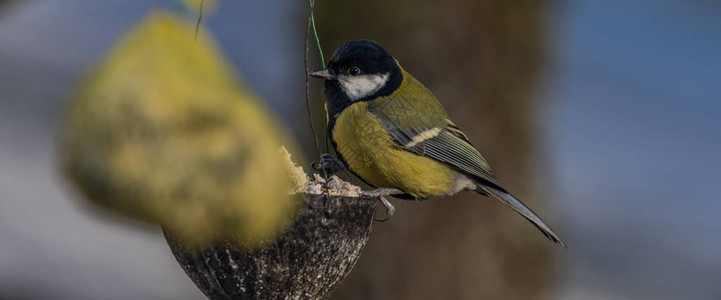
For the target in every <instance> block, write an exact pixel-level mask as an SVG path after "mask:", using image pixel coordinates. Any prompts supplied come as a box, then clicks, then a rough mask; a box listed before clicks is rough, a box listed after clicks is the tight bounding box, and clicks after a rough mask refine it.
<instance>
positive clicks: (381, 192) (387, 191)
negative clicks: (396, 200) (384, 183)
mask: <svg viewBox="0 0 721 300" xmlns="http://www.w3.org/2000/svg"><path fill="white" fill-rule="evenodd" d="M400 194H405V192H403V191H401V190H399V189H394V188H379V189H375V190H372V191H363V192H361V196H362V197H371V198H378V199H380V200H381V204H383V206H385V208H386V217H385V218H383V219H376V221H378V222H385V221H388V220H389V219H390V218H391V217H392V216H393V213H395V212H396V208H395V207H393V204H391V203H390V202H389V201H388V199H386V196H392V195H400Z"/></svg>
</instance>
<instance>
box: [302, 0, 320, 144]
mask: <svg viewBox="0 0 721 300" xmlns="http://www.w3.org/2000/svg"><path fill="white" fill-rule="evenodd" d="M309 4H310V10H309V11H308V24H307V25H306V28H305V52H304V54H303V63H304V65H305V107H306V109H307V110H308V120H309V122H310V130H311V131H312V132H313V138H314V139H315V147H316V149H317V150H318V156H319V157H320V155H321V153H322V152H321V150H320V142H318V134H317V133H316V131H315V126H314V125H313V114H312V112H311V107H310V82H309V77H308V73H309V72H310V69H308V51H309V47H308V37H309V36H310V29H311V27H313V29H314V31H315V22H314V21H313V20H314V18H313V7H314V5H315V1H313V0H309ZM315 37H316V41H318V35H317V33H316V35H315ZM318 45H320V42H318ZM318 49H319V50H320V46H319V48H318ZM322 59H323V54H322V52H321V60H322ZM323 65H325V62H323Z"/></svg>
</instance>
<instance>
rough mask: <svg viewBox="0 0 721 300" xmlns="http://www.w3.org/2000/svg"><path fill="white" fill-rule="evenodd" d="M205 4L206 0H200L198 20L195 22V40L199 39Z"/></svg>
mask: <svg viewBox="0 0 721 300" xmlns="http://www.w3.org/2000/svg"><path fill="white" fill-rule="evenodd" d="M203 4H205V0H200V8H198V21H197V22H196V23H195V41H196V42H197V41H198V31H200V21H202V20H203Z"/></svg>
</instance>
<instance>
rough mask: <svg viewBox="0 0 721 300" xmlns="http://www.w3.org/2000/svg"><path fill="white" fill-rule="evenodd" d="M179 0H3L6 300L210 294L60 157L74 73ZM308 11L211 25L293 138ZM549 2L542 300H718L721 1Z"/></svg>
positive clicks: (266, 6) (541, 160)
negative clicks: (77, 181)
mask: <svg viewBox="0 0 721 300" xmlns="http://www.w3.org/2000/svg"><path fill="white" fill-rule="evenodd" d="M169 3H170V1H146V0H142V1H141V0H133V1H129V0H122V1H121V0H106V1H81V0H64V1H57V0H55V1H52V0H48V1H39V0H38V1H31V0H21V1H15V2H12V3H9V4H5V5H4V6H0V298H2V299H4V298H8V299H26V298H41V299H66V298H67V299H101V298H102V299H202V298H203V296H202V294H201V293H200V292H199V291H198V290H197V289H196V288H195V287H194V286H193V284H192V282H191V281H190V280H189V279H187V278H186V277H185V275H184V274H183V272H182V270H181V269H180V268H179V266H178V265H177V263H175V261H174V259H173V257H172V256H171V255H170V252H169V250H168V248H167V246H166V245H165V241H164V240H163V238H162V236H161V235H160V233H159V230H155V229H152V228H151V229H146V230H145V231H140V232H141V233H138V232H139V231H137V230H133V229H127V228H125V227H120V226H117V225H116V224H112V223H107V222H100V221H98V219H97V218H96V217H94V216H93V215H92V214H87V213H85V212H84V211H83V210H82V209H79V206H78V205H77V204H76V201H75V199H74V197H73V195H72V193H71V192H69V191H68V189H67V188H66V187H65V186H64V185H63V184H62V180H60V179H59V176H58V171H57V170H56V165H57V163H56V162H55V154H54V137H55V134H56V130H57V124H58V122H59V116H60V113H61V112H62V107H63V104H64V102H65V100H66V99H67V96H68V95H69V93H70V92H71V90H72V88H73V86H74V84H75V83H76V81H77V80H78V78H80V76H82V75H83V74H84V72H86V71H87V70H88V69H89V68H90V67H92V65H93V63H94V62H96V61H97V60H99V59H101V58H102V57H103V53H105V51H107V50H108V49H109V48H110V47H112V45H113V43H114V42H115V40H116V39H117V38H118V37H119V36H121V35H122V34H123V33H124V32H125V31H126V30H128V29H129V28H130V27H131V26H132V25H133V24H134V23H135V22H137V21H139V20H141V19H142V17H143V16H144V15H145V14H146V13H147V12H148V11H149V10H150V9H152V8H154V7H159V6H166V7H167V6H169V5H170V4H169ZM304 5H305V3H304V2H302V1H300V2H297V1H296V2H290V1H281V0H266V1H224V2H222V3H220V7H219V8H220V9H218V10H217V11H216V12H215V13H214V14H213V15H212V17H208V18H206V19H205V21H204V23H203V24H204V26H207V27H209V28H210V29H211V30H212V31H213V33H214V35H215V36H216V37H217V39H218V41H219V43H220V44H221V46H222V47H223V49H224V51H225V53H226V54H227V55H228V56H229V57H230V59H231V60H232V61H233V63H234V64H235V65H236V67H237V68H238V69H239V70H241V72H242V73H243V75H244V79H245V80H246V82H247V83H249V84H250V85H251V86H252V87H253V88H254V89H255V90H256V91H257V92H259V94H261V95H262V96H263V97H264V99H266V100H267V101H268V102H269V104H270V106H272V107H273V108H274V110H275V111H276V113H277V114H279V115H281V116H283V119H284V120H287V123H288V124H287V126H288V127H289V128H293V129H294V130H295V131H296V133H297V134H300V133H304V132H305V126H306V125H305V124H306V122H307V121H306V119H304V118H305V116H304V115H303V113H302V109H303V107H302V106H299V105H298V103H301V102H302V101H303V92H302V89H303V84H304V83H303V82H302V72H303V66H302V64H303V60H302V59H303V58H302V50H303V44H302V43H303V40H302V38H303V30H304V27H303V26H304V25H305V24H304V21H305V20H304V19H303V13H302V11H303V9H304ZM551 8H552V9H549V11H548V12H547V13H548V14H549V16H548V17H547V19H548V20H549V21H550V24H549V30H550V32H549V36H548V38H547V40H546V41H545V45H544V47H546V48H547V49H548V51H549V52H550V61H549V62H548V63H547V64H546V65H545V67H544V68H543V70H542V74H541V79H542V86H541V89H540V92H539V93H538V95H537V96H536V97H537V98H538V99H539V101H540V100H542V103H545V104H547V105H544V106H543V107H542V109H541V111H539V112H538V114H539V119H540V120H541V121H542V123H543V124H544V126H543V127H542V128H540V129H539V132H540V135H539V136H538V137H537V138H538V140H539V141H538V142H539V143H540V144H541V145H543V151H542V153H540V154H539V157H538V159H537V161H538V168H536V170H537V172H538V174H537V176H540V177H544V178H548V179H547V180H545V182H548V183H550V184H551V186H549V187H548V188H549V189H550V190H551V192H550V194H551V195H553V196H554V198H553V201H552V202H551V204H550V205H551V208H552V209H553V210H554V211H557V213H556V214H554V216H558V218H555V219H563V220H564V222H563V223H562V224H560V223H561V222H556V223H559V225H556V226H555V227H556V228H558V229H559V232H561V233H563V236H564V237H566V239H567V242H568V244H569V245H570V249H569V250H568V251H554V253H555V256H556V257H555V258H556V259H557V262H558V265H559V266H558V268H559V269H560V270H561V272H560V274H559V276H560V278H559V280H557V284H556V285H555V286H554V287H553V288H552V289H549V290H548V292H547V295H545V296H544V297H543V298H547V299H569V300H570V299H721V286H720V285H719V284H718V283H719V282H721V238H720V237H721V235H720V234H719V233H721V218H720V217H719V216H718V215H719V213H721V201H719V200H721V184H719V183H721V175H719V173H718V170H719V169H721V155H719V153H721V101H719V95H721V79H720V78H721V18H719V16H720V15H721V4H720V3H719V2H715V1H671V0H658V1H620V0H613V1H591V0H566V1H558V2H554V3H553V4H552V5H551ZM299 12H300V13H299ZM241 36H242V37H243V38H239V37H241ZM329 51H330V50H329V49H326V55H329V54H330V52H329ZM269 79H272V80H269ZM278 86H281V87H283V88H278Z"/></svg>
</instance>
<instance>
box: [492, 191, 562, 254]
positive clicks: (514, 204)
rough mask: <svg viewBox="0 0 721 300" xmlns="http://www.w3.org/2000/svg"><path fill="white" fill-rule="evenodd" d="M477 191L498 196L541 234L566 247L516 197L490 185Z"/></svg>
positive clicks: (551, 230)
mask: <svg viewBox="0 0 721 300" xmlns="http://www.w3.org/2000/svg"><path fill="white" fill-rule="evenodd" d="M478 192H479V193H482V194H483V193H485V194H491V195H493V196H494V197H496V198H498V200H501V202H503V203H505V204H506V205H508V206H509V207H510V208H512V209H513V210H515V211H516V212H517V213H519V214H521V215H522V216H523V217H525V218H526V219H527V220H528V221H530V222H531V223H533V225H535V226H536V227H537V228H538V229H539V230H541V232H542V233H543V235H545V236H546V237H547V238H548V239H550V240H551V241H553V242H555V243H558V244H560V245H561V246H563V247H564V248H568V247H566V244H565V243H564V242H563V241H562V240H561V239H560V238H559V237H558V236H557V235H556V233H554V232H553V229H551V228H550V227H548V225H546V223H545V222H543V220H542V219H541V218H540V217H539V216H538V215H536V213H534V212H533V211H532V210H531V209H530V208H528V207H527V206H526V205H525V204H523V202H521V201H520V200H518V199H516V197H513V195H511V194H509V193H507V192H504V191H501V190H499V189H496V188H493V187H490V186H481V187H480V188H479V191H478Z"/></svg>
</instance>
